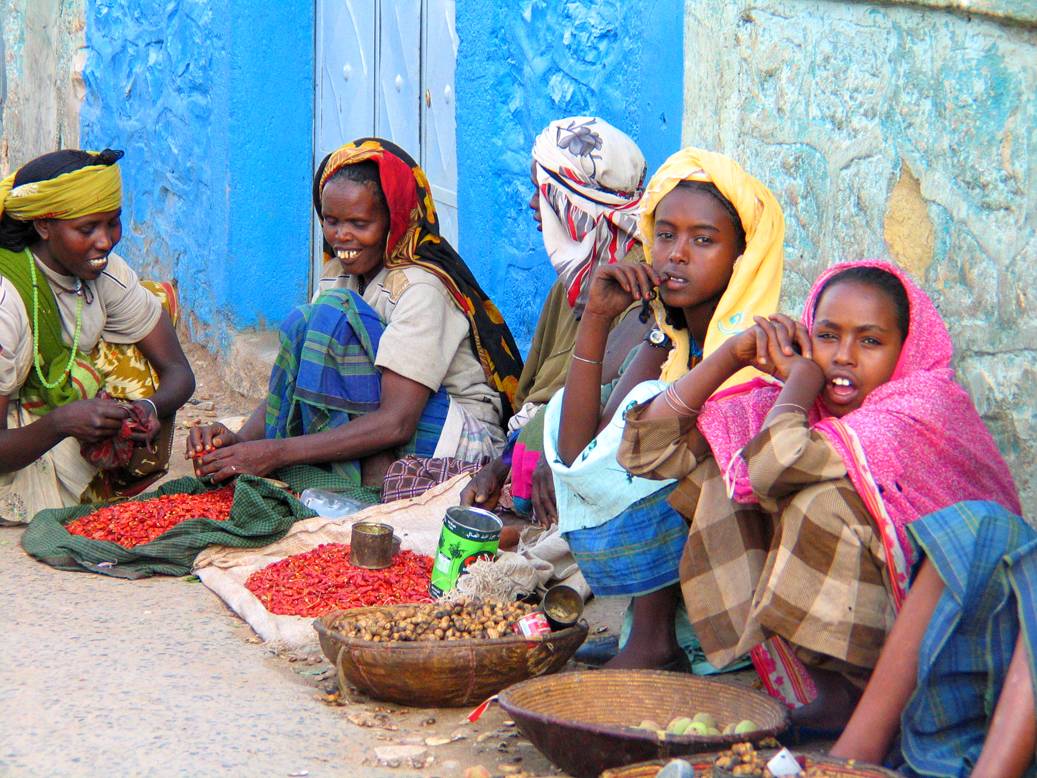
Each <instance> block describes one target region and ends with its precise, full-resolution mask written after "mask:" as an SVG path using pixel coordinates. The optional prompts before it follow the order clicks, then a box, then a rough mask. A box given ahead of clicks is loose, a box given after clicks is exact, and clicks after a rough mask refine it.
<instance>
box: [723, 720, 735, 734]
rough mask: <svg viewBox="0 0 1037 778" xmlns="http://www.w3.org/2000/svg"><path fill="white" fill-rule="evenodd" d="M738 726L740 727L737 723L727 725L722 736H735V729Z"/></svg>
mask: <svg viewBox="0 0 1037 778" xmlns="http://www.w3.org/2000/svg"><path fill="white" fill-rule="evenodd" d="M737 726H738V725H737V724H735V723H734V722H733V721H732V722H731V723H730V724H728V725H727V726H726V727H724V731H723V732H722V733H721V734H724V735H733V734H735V727H737Z"/></svg>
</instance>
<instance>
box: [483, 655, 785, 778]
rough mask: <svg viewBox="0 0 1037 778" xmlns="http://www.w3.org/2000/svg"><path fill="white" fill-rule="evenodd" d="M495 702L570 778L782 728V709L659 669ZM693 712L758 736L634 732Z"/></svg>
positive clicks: (516, 690) (556, 680)
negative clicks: (748, 725) (746, 727)
mask: <svg viewBox="0 0 1037 778" xmlns="http://www.w3.org/2000/svg"><path fill="white" fill-rule="evenodd" d="M499 701H500V704H501V707H502V708H504V710H505V711H507V713H508V715H509V716H511V718H513V719H514V720H515V721H516V722H517V723H518V726H519V728H520V729H521V730H522V733H523V734H524V735H525V736H526V737H527V738H529V740H530V741H531V742H532V743H533V745H535V746H536V747H537V748H538V749H540V751H541V752H542V753H543V754H544V755H545V756H546V757H547V758H548V759H550V760H551V761H552V762H553V763H554V764H555V765H557V766H558V767H560V768H562V769H563V770H564V771H566V772H568V773H571V774H573V775H575V776H597V775H598V774H599V773H600V772H601V771H602V770H605V769H607V768H609V767H619V766H622V765H629V764H632V763H634V762H644V761H648V760H651V759H669V758H670V757H673V756H683V755H686V754H693V753H698V752H702V751H719V750H722V749H724V748H726V747H728V746H729V745H731V744H733V743H739V742H745V741H751V742H758V741H759V740H762V739H763V738H766V737H773V736H774V735H777V734H778V733H779V732H781V731H782V730H784V729H785V728H786V727H787V726H788V714H787V712H786V710H785V708H784V706H782V705H781V704H779V703H778V702H777V701H776V700H773V699H771V698H770V697H767V696H766V695H764V694H760V693H759V692H754V691H752V690H751V689H746V688H744V687H740V686H734V685H732V684H729V683H724V682H723V681H715V680H710V679H706V678H699V677H697V676H694V675H686V674H681V673H666V672H662V671H659V670H593V671H589V672H573V673H563V674H562V675H558V676H554V677H551V678H535V679H532V680H529V681H525V682H523V683H520V684H516V685H515V686H512V687H511V688H509V689H507V690H505V691H504V692H502V693H501V695H500V698H499ZM697 712H703V713H711V714H712V715H713V716H714V718H716V720H717V721H718V722H721V723H726V722H732V721H734V722H737V721H741V720H743V719H752V720H753V721H755V722H756V723H757V724H758V725H759V726H760V729H758V730H756V731H755V732H747V733H743V734H740V735H665V736H664V737H662V738H660V737H659V736H658V735H657V734H656V733H655V732H649V731H647V730H641V729H635V728H634V727H636V726H637V725H638V724H639V723H640V722H641V721H643V720H644V719H652V720H654V721H656V722H659V723H660V724H661V725H662V726H666V723H667V722H669V721H670V720H671V719H674V718H676V717H677V716H690V715H692V714H694V713H697Z"/></svg>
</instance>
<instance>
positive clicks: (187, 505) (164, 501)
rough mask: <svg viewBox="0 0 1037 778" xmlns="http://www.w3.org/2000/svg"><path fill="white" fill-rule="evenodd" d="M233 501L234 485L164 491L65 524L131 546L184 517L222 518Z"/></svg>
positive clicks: (85, 534) (76, 532)
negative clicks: (196, 491) (183, 491)
mask: <svg viewBox="0 0 1037 778" xmlns="http://www.w3.org/2000/svg"><path fill="white" fill-rule="evenodd" d="M233 503H234V487H233V486H224V487H223V488H222V489H216V490H214V491H211V492H205V493H204V494H165V495H162V496H161V497H153V498H151V499H150V500H141V501H139V502H134V501H132V500H131V501H128V502H122V503H119V504H118V505H110V506H108V507H106V508H99V509H98V510H96V511H94V512H93V513H88V514H87V515H86V516H80V517H79V518H78V519H75V520H74V521H70V522H69V523H68V524H66V525H65V529H67V530H68V531H69V532H70V533H72V534H73V535H82V536H83V537H85V538H90V539H91V540H108V541H111V542H112V543H117V544H119V545H120V546H124V547H125V548H133V547H134V546H140V545H143V544H144V543H150V542H151V541H152V540H154V539H155V538H157V537H158V536H159V535H162V534H163V533H164V532H166V531H167V530H169V529H171V528H172V527H175V526H176V525H177V524H179V523H180V522H182V521H187V520H188V519H213V520H214V521H226V520H227V519H228V518H230V507H231V505H232V504H233Z"/></svg>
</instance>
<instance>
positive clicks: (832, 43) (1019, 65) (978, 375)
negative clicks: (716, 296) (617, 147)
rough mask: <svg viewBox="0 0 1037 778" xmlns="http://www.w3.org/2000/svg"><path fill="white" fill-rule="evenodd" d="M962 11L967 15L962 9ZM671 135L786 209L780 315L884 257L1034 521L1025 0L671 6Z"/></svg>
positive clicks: (1035, 130)
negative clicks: (846, 267)
mask: <svg viewBox="0 0 1037 778" xmlns="http://www.w3.org/2000/svg"><path fill="white" fill-rule="evenodd" d="M966 5H968V7H969V8H972V9H973V12H972V13H968V12H966V8H965V7H966ZM686 8H687V16H686V27H685V70H684V76H685V113H684V133H683V136H684V140H685V141H686V142H687V143H694V144H701V145H704V146H707V147H713V148H717V149H718V150H720V151H723V152H725V153H727V154H730V155H732V156H734V157H735V158H737V159H738V160H739V161H741V162H742V163H743V164H744V165H745V166H746V167H747V169H749V170H750V171H752V172H753V173H754V174H755V175H757V176H758V177H759V178H761V179H762V180H763V181H765V182H766V183H767V184H768V185H769V186H770V187H771V188H772V189H773V190H774V191H775V194H776V195H777V197H778V199H779V200H780V201H781V203H782V205H783V207H784V208H785V211H786V223H787V225H788V236H787V246H786V248H787V257H788V266H787V272H786V277H785V282H786V285H785V290H784V294H783V298H784V302H785V307H786V308H787V309H789V310H795V311H798V310H799V308H800V305H801V303H802V300H803V298H804V296H805V293H806V290H807V288H808V286H809V282H810V281H811V280H812V279H813V278H814V277H815V276H816V275H817V273H818V272H819V271H820V270H821V269H823V268H825V267H827V266H828V265H830V264H832V263H834V262H836V261H839V260H843V259H854V258H861V257H874V256H885V257H892V258H893V259H895V260H896V261H898V262H899V263H900V264H901V265H903V266H904V267H906V268H907V269H909V270H911V271H912V272H913V273H914V274H915V276H916V277H917V278H919V279H920V280H921V281H922V282H923V283H924V285H925V287H926V289H927V290H928V291H929V292H930V293H931V294H932V296H933V297H934V299H935V300H936V302H937V304H938V305H939V307H940V310H941V312H942V313H943V315H944V316H945V317H946V319H947V322H948V325H949V327H950V330H951V334H952V336H953V338H954V341H955V344H956V349H957V351H956V368H957V374H958V379H959V381H961V382H962V383H963V384H964V385H965V387H966V388H967V389H968V390H969V392H970V394H971V395H972V397H973V399H974V401H975V403H976V405H977V407H978V408H979V410H980V412H981V413H982V414H983V417H984V419H985V420H986V422H987V424H988V425H989V427H990V428H991V430H992V431H993V432H994V434H995V436H996V438H997V440H998V442H999V444H1000V445H1001V448H1002V451H1003V452H1004V454H1005V456H1006V458H1007V459H1008V461H1009V464H1010V466H1011V467H1012V470H1013V473H1014V475H1015V477H1016V481H1017V483H1018V485H1019V487H1020V491H1021V493H1022V496H1023V501H1024V507H1025V509H1026V512H1027V513H1028V514H1030V515H1031V516H1037V474H1035V473H1034V472H1033V468H1032V463H1033V462H1034V461H1035V459H1037V395H1035V393H1034V386H1035V385H1037V197H1035V196H1034V193H1035V192H1037V11H1035V7H1034V4H1033V3H1031V2H1023V1H1021V0H985V2H981V3H969V4H966V3H965V2H963V0H930V1H929V2H923V1H921V0H919V1H918V2H896V3H893V4H876V3H870V2H835V1H825V0H754V1H753V2H744V1H742V0H735V1H731V0H688V2H687V6H686Z"/></svg>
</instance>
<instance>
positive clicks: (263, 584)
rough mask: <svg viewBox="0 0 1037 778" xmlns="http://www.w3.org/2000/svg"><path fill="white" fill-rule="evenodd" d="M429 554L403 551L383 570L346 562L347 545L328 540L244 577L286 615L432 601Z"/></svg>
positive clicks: (270, 607)
mask: <svg viewBox="0 0 1037 778" xmlns="http://www.w3.org/2000/svg"><path fill="white" fill-rule="evenodd" d="M431 575H432V558H431V557H427V556H422V555H420V554H415V553H414V552H412V551H401V552H400V553H399V554H397V555H396V556H395V557H394V559H393V563H392V564H391V565H390V566H389V567H386V568H383V569H381V570H368V569H366V568H363V567H354V566H353V565H351V564H349V546H348V545H345V544H341V543H328V544H325V545H321V546H317V548H315V549H313V550H312V551H307V552H306V553H303V554H296V555H295V556H291V557H288V558H286V559H282V560H281V561H280V562H274V563H273V564H272V565H267V566H266V567H264V568H263V569H262V570H257V571H256V572H254V573H253V574H252V575H250V576H249V577H248V580H247V581H245V586H246V587H247V588H248V589H249V591H251V592H252V593H253V594H254V595H255V596H256V597H257V598H258V599H259V601H260V602H261V603H263V606H264V607H265V608H266V609H267V610H268V611H270V612H271V613H276V614H279V615H284V616H322V615H324V614H325V613H327V612H328V611H332V610H336V609H338V608H359V607H363V606H366V605H394V604H396V603H402V602H431V601H432V598H431V597H430V596H429V593H428V582H429V578H430V577H431Z"/></svg>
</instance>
